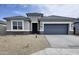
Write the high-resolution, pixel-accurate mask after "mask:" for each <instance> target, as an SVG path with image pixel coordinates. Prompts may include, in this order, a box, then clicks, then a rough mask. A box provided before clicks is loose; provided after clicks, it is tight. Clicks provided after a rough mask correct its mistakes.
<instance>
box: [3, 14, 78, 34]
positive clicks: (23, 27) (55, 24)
mask: <svg viewBox="0 0 79 59" xmlns="http://www.w3.org/2000/svg"><path fill="white" fill-rule="evenodd" d="M26 15H27V17H26V16H12V17H5V18H4V19H5V20H6V32H7V33H41V34H73V32H74V29H73V28H74V23H75V22H79V21H78V20H76V19H75V18H70V17H63V16H55V15H51V16H44V15H43V14H42V13H27V14H26Z"/></svg>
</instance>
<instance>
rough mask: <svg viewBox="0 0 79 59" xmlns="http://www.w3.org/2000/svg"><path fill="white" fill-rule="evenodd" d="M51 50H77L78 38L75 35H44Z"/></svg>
mask: <svg viewBox="0 0 79 59" xmlns="http://www.w3.org/2000/svg"><path fill="white" fill-rule="evenodd" d="M45 37H46V38H47V40H48V42H49V44H50V45H51V47H53V48H79V36H75V35H45Z"/></svg>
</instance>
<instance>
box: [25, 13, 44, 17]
mask: <svg viewBox="0 0 79 59" xmlns="http://www.w3.org/2000/svg"><path fill="white" fill-rule="evenodd" d="M26 15H27V16H41V17H43V14H42V13H26Z"/></svg>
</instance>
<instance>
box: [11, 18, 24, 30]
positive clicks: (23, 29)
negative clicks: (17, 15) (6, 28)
mask: <svg viewBox="0 0 79 59" xmlns="http://www.w3.org/2000/svg"><path fill="white" fill-rule="evenodd" d="M14 21H16V22H19V21H21V22H22V30H19V29H17V30H14V29H13V22H14ZM11 30H12V31H23V30H24V21H23V20H11Z"/></svg>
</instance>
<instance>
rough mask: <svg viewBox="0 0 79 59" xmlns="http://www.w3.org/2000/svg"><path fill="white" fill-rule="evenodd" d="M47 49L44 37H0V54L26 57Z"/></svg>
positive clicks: (47, 45)
mask: <svg viewBox="0 0 79 59" xmlns="http://www.w3.org/2000/svg"><path fill="white" fill-rule="evenodd" d="M47 47H49V44H48V41H47V40H46V39H45V37H44V35H37V38H36V36H35V35H6V36H0V54H1V55H4V54H8V55H17V54H18V55H27V54H31V53H34V52H36V51H39V50H41V49H44V48H47Z"/></svg>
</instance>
